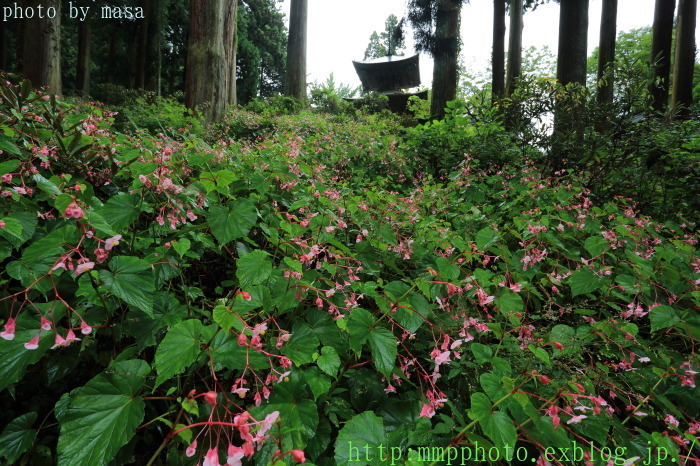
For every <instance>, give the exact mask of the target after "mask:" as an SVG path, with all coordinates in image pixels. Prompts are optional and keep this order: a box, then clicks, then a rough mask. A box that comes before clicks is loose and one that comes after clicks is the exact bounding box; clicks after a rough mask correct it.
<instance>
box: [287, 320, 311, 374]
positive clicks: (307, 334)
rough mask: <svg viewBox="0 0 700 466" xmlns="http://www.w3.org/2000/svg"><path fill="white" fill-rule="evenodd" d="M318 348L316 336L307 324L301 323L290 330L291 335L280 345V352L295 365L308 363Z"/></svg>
mask: <svg viewBox="0 0 700 466" xmlns="http://www.w3.org/2000/svg"><path fill="white" fill-rule="evenodd" d="M317 348H318V338H317V337H316V334H315V333H314V332H313V331H312V330H311V329H310V328H309V326H308V325H301V326H298V327H295V328H294V329H293V330H292V336H291V338H290V339H289V341H287V343H285V344H284V346H282V350H281V352H282V354H283V355H285V356H287V357H288V358H289V359H291V360H292V362H293V363H294V364H295V365H296V366H300V365H302V364H308V363H310V362H311V361H313V359H312V355H313V354H314V353H315V352H316V349H317Z"/></svg>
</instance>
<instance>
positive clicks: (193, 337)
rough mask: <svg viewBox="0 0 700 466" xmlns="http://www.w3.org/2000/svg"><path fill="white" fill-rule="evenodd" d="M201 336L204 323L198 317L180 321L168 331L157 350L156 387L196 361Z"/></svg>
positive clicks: (199, 349)
mask: <svg viewBox="0 0 700 466" xmlns="http://www.w3.org/2000/svg"><path fill="white" fill-rule="evenodd" d="M201 336H202V323H201V322H200V321H199V320H196V319H190V320H186V321H184V322H180V323H179V324H177V325H174V326H173V327H172V328H171V329H170V330H169V331H168V333H167V334H166V335H165V337H164V338H163V341H161V342H160V345H158V349H157V350H156V357H155V369H156V371H157V372H158V377H157V378H156V384H155V386H156V387H157V386H159V385H160V384H162V383H163V382H164V381H166V380H168V379H169V378H170V377H172V376H173V375H175V374H180V373H182V372H183V371H184V370H185V369H186V368H187V366H189V365H190V364H192V363H193V362H195V360H196V359H197V356H199V353H200V351H201V347H200V344H201V341H200V338H201Z"/></svg>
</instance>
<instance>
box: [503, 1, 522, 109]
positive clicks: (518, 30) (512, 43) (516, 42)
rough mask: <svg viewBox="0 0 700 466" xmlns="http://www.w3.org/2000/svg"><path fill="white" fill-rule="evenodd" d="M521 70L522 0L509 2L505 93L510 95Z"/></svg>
mask: <svg viewBox="0 0 700 466" xmlns="http://www.w3.org/2000/svg"><path fill="white" fill-rule="evenodd" d="M522 70H523V0H513V1H511V2H510V31H509V32H508V74H507V76H506V95H507V96H511V95H512V94H513V91H514V90H515V86H516V81H517V80H518V79H520V76H521V75H522Z"/></svg>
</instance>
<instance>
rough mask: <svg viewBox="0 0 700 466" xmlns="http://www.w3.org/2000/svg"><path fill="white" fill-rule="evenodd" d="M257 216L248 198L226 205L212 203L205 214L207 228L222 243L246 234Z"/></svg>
mask: <svg viewBox="0 0 700 466" xmlns="http://www.w3.org/2000/svg"><path fill="white" fill-rule="evenodd" d="M257 218H258V213H257V211H256V209H255V206H254V205H253V203H252V202H251V201H250V200H249V199H238V200H236V201H233V202H230V203H229V204H228V206H226V207H224V206H220V205H213V206H211V208H210V209H209V214H208V215H207V220H208V221H209V228H211V232H212V234H213V235H214V237H215V238H216V239H217V241H218V242H219V244H222V245H224V244H226V243H229V242H231V241H233V240H235V239H238V238H243V237H244V236H246V235H247V234H248V232H249V231H250V229H251V228H252V227H253V225H255V221H256V220H257Z"/></svg>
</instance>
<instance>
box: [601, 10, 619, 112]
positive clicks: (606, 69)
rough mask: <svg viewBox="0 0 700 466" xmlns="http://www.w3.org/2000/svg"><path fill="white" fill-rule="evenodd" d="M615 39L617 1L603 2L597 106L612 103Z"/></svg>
mask: <svg viewBox="0 0 700 466" xmlns="http://www.w3.org/2000/svg"><path fill="white" fill-rule="evenodd" d="M616 38H617V0H603V12H602V14H601V20H600V44H599V45H598V52H599V55H598V94H597V95H596V100H597V102H598V104H599V105H609V104H612V102H613V88H614V86H613V85H614V83H615V71H614V63H615V39H616Z"/></svg>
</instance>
